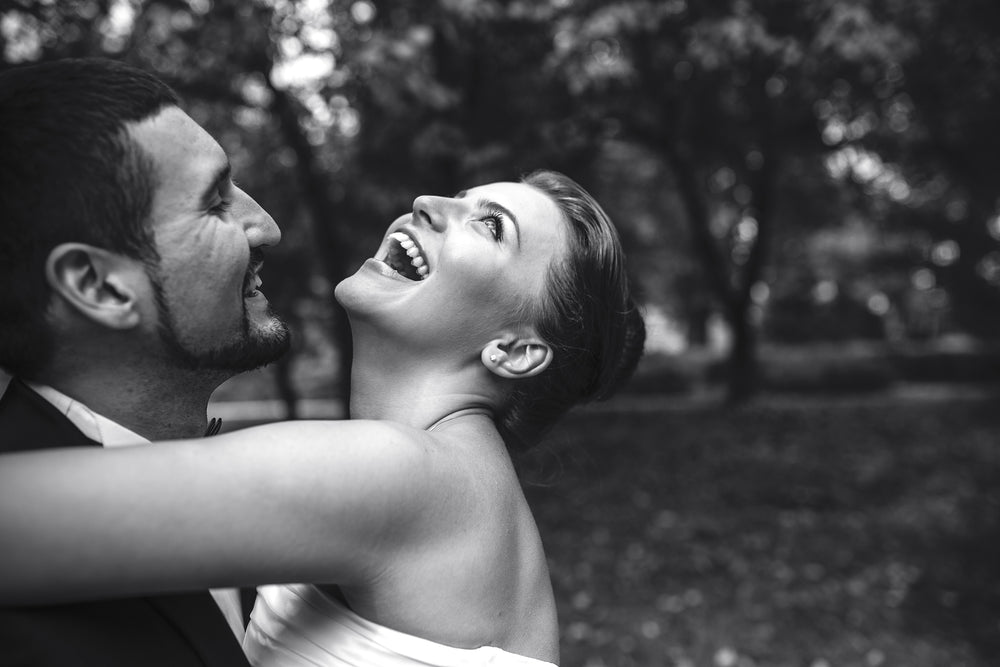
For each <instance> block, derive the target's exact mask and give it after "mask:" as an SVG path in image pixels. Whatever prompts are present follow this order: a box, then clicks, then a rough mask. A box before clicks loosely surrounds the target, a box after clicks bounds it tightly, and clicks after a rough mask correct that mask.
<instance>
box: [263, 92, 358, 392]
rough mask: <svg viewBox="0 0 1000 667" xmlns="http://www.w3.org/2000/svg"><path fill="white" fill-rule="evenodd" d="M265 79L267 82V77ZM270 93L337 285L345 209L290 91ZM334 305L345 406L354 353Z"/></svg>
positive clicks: (343, 316) (343, 257)
mask: <svg viewBox="0 0 1000 667" xmlns="http://www.w3.org/2000/svg"><path fill="white" fill-rule="evenodd" d="M267 80H268V81H270V79H267ZM271 93H272V94H273V95H274V101H273V103H272V106H273V110H274V113H275V115H276V116H277V118H278V121H279V123H280V125H281V131H282V134H283V135H284V137H285V141H286V142H288V145H289V146H290V147H291V148H292V150H293V151H294V152H295V156H296V158H297V160H296V169H297V170H298V172H299V175H300V176H301V182H302V188H303V192H304V194H305V199H306V204H307V206H308V208H309V211H310V213H311V218H312V223H313V224H312V231H313V235H314V237H315V239H316V241H317V246H318V247H319V248H320V251H319V253H317V255H318V257H317V259H318V260H319V263H320V268H321V269H322V270H323V273H324V274H325V276H326V279H327V280H328V281H329V282H330V284H331V285H336V284H337V283H339V282H340V281H341V280H343V279H344V278H346V277H347V273H346V267H347V265H348V260H349V253H348V248H349V247H350V246H349V242H348V239H347V238H346V235H345V234H344V233H343V232H342V230H341V229H340V228H338V227H337V226H336V223H335V222H334V221H336V220H342V219H344V218H345V216H344V212H343V211H341V210H340V208H341V207H339V206H337V205H336V204H335V203H334V202H333V200H332V198H331V197H330V194H329V192H330V184H329V182H328V180H327V177H326V175H325V174H324V173H323V171H322V169H321V168H320V167H319V166H318V164H317V162H316V157H315V155H314V154H313V149H312V146H311V145H310V143H309V141H308V140H307V139H306V136H305V133H304V132H303V131H302V126H301V124H300V123H299V116H298V112H297V110H296V107H295V101H294V100H293V99H292V98H291V95H290V94H289V93H287V92H286V91H284V90H281V89H279V88H275V87H274V86H273V85H272V86H271ZM334 308H335V312H334V324H333V338H334V342H335V343H336V345H337V349H338V350H339V351H340V368H339V369H337V370H338V372H337V384H336V393H337V394H338V396H339V397H340V398H342V400H343V401H344V405H345V407H347V406H349V405H350V397H351V359H352V356H353V342H352V338H351V326H350V322H349V321H348V319H347V313H346V312H344V310H343V308H341V307H340V306H339V305H336V304H335V305H334Z"/></svg>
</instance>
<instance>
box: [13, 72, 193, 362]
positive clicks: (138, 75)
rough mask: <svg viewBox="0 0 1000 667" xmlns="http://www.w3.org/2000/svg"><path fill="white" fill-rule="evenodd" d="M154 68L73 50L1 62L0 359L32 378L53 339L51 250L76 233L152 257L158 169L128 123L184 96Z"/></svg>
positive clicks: (73, 239) (78, 238) (100, 243)
mask: <svg viewBox="0 0 1000 667" xmlns="http://www.w3.org/2000/svg"><path fill="white" fill-rule="evenodd" d="M178 102H179V100H178V98H177V95H176V93H174V91H173V90H171V89H170V88H169V87H168V86H167V85H166V84H164V83H163V82H162V81H160V80H159V79H157V78H156V77H155V76H153V75H152V74H150V73H148V72H144V71H142V70H139V69H136V68H134V67H130V66H127V65H125V64H122V63H119V62H115V61H112V60H102V59H71V60H58V61H53V62H49V63H44V64H39V65H30V66H26V67H17V68H14V69H11V70H8V71H5V72H2V73H0V147H2V148H0V366H3V367H4V368H6V369H7V370H9V371H11V372H13V373H14V374H16V375H20V376H23V377H31V375H32V373H34V372H36V371H37V369H38V368H40V367H41V366H42V365H43V364H44V363H45V362H46V360H47V359H48V357H49V355H50V349H51V345H52V338H51V334H50V331H49V326H48V324H47V322H46V311H47V310H48V306H49V302H50V299H51V290H50V288H49V286H48V284H47V282H46V279H45V261H46V258H47V256H48V254H49V252H50V251H51V250H52V249H53V248H54V247H55V246H57V245H58V244H60V243H67V242H79V243H87V244H91V245H95V246H99V247H102V248H105V249H107V250H110V251H113V252H118V253H122V254H124V255H127V256H130V257H134V258H137V259H142V260H146V261H155V260H156V250H155V246H154V244H153V238H152V230H151V229H150V227H149V225H148V217H149V213H150V209H151V207H152V200H153V193H154V191H155V187H156V177H155V173H154V169H153V163H152V161H151V158H150V156H148V155H146V154H145V153H144V152H143V151H142V149H141V148H140V147H139V146H138V145H136V144H135V142H134V141H132V139H131V138H130V136H129V134H128V129H127V127H126V125H127V124H128V123H136V122H139V121H142V120H144V119H147V118H149V117H151V116H154V115H156V114H157V113H158V112H159V111H161V110H162V109H164V108H166V107H169V106H176V105H178Z"/></svg>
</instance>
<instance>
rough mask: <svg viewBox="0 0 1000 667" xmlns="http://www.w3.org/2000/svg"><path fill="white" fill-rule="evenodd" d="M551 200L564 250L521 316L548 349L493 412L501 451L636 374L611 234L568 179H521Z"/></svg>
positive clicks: (635, 341)
mask: <svg viewBox="0 0 1000 667" xmlns="http://www.w3.org/2000/svg"><path fill="white" fill-rule="evenodd" d="M522 183H525V184H527V185H530V186H533V187H535V188H537V189H538V190H541V191H542V192H544V193H545V194H546V195H548V196H549V197H551V198H552V199H553V200H554V201H555V203H556V205H557V206H558V207H559V209H560V211H562V214H563V217H564V218H565V221H566V224H567V232H568V233H567V239H568V242H567V250H566V253H565V255H564V257H563V258H562V259H561V260H558V261H555V262H553V264H552V266H551V267H550V268H549V272H548V277H547V281H546V289H545V290H544V293H543V296H542V298H541V299H540V300H539V303H537V304H536V305H535V306H534V308H533V309H531V310H529V313H527V316H528V317H529V318H530V321H531V322H533V323H534V325H535V327H536V331H537V333H538V335H539V336H540V337H541V338H542V339H543V340H545V341H546V342H547V343H548V344H549V345H550V346H551V347H552V352H553V359H552V362H551V363H550V364H549V367H548V368H546V369H545V370H544V371H543V372H542V373H540V374H539V375H537V376H535V377H532V378H528V379H524V380H518V381H517V382H515V383H514V387H513V390H512V393H511V395H510V397H509V399H508V401H507V403H506V405H505V407H504V409H503V410H502V411H501V412H500V414H499V415H498V420H497V422H498V426H499V429H500V433H501V435H503V437H504V440H505V441H506V442H507V446H508V447H509V448H511V449H512V450H513V451H515V452H517V451H524V450H526V449H528V448H530V447H531V446H533V445H534V444H536V443H537V441H538V440H539V439H540V438H541V437H542V435H544V433H545V431H547V430H548V429H549V428H550V427H551V426H552V425H553V424H554V423H555V421H556V420H557V419H558V418H559V417H560V416H561V415H563V414H564V413H565V412H566V411H567V410H569V409H570V408H571V407H573V406H574V405H576V404H578V403H586V402H588V401H595V400H603V399H606V398H608V397H609V396H611V395H612V394H613V393H614V392H615V390H616V389H618V387H619V386H621V385H622V384H623V383H624V382H625V380H627V379H628V378H629V377H630V376H631V375H632V372H633V371H634V370H635V367H636V364H637V363H638V361H639V357H640V356H641V355H642V347H643V343H644V342H645V338H646V329H645V326H644V325H643V321H642V316H641V315H640V314H639V311H638V309H637V308H636V305H635V302H634V301H633V299H632V291H631V287H630V284H629V278H628V275H627V274H626V271H625V256H624V253H623V251H622V247H621V241H620V240H619V238H618V232H617V231H616V230H615V228H614V225H613V224H612V223H611V220H610V219H609V218H608V216H607V214H606V213H605V212H604V210H603V209H602V208H601V206H600V205H599V204H598V203H597V202H596V201H595V200H594V198H593V197H591V196H590V195H589V194H588V193H587V191H586V190H584V189H583V188H582V187H580V186H579V185H578V184H577V183H576V182H574V181H573V180H572V179H570V178H569V177H567V176H565V175H563V174H560V173H558V172H553V171H536V172H534V173H532V174H530V175H529V176H527V177H525V178H524V179H522Z"/></svg>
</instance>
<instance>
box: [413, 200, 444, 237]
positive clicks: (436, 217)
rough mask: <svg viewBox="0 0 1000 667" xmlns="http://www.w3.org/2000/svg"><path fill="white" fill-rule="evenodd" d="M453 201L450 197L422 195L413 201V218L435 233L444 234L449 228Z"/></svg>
mask: <svg viewBox="0 0 1000 667" xmlns="http://www.w3.org/2000/svg"><path fill="white" fill-rule="evenodd" d="M453 201H454V200H452V199H449V198H448V197H435V196H433V195H421V196H420V197H417V198H416V199H414V200H413V218H414V220H416V221H417V222H418V223H421V224H425V225H428V226H429V227H430V228H431V229H433V230H435V231H438V232H443V231H444V230H445V229H446V228H447V226H448V215H449V213H450V211H451V206H450V203H451V202H453Z"/></svg>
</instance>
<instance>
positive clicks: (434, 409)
mask: <svg viewBox="0 0 1000 667" xmlns="http://www.w3.org/2000/svg"><path fill="white" fill-rule="evenodd" d="M416 356H417V357H418V358H408V357H406V355H400V354H398V353H396V354H394V353H391V352H389V351H388V350H387V349H385V348H384V347H383V348H375V347H373V346H369V347H368V348H367V349H366V347H365V346H364V345H363V344H362V345H359V344H358V343H357V341H356V342H355V348H354V360H353V366H352V369H351V406H350V416H351V418H352V419H389V420H392V421H397V422H400V423H404V424H408V425H410V426H413V427H415V428H422V429H426V428H430V427H431V426H432V425H434V424H435V423H437V422H440V421H442V420H444V419H446V418H448V417H449V416H450V415H453V414H456V413H459V412H462V411H465V410H472V411H480V412H487V413H493V412H494V409H495V407H496V405H497V402H498V397H497V396H496V388H495V387H493V386H492V383H490V382H489V379H488V378H484V377H483V374H484V373H486V372H487V371H485V369H482V368H477V367H476V365H475V364H474V363H468V364H466V365H461V364H455V363H454V362H452V363H451V364H449V362H446V361H443V360H440V359H431V358H428V357H427V356H421V355H416Z"/></svg>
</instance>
